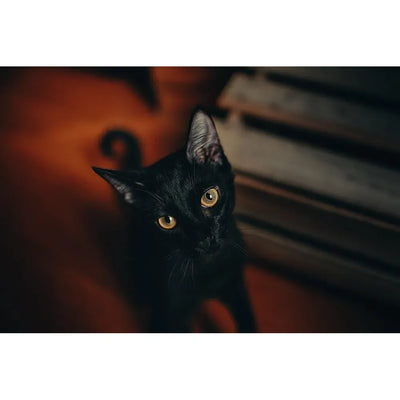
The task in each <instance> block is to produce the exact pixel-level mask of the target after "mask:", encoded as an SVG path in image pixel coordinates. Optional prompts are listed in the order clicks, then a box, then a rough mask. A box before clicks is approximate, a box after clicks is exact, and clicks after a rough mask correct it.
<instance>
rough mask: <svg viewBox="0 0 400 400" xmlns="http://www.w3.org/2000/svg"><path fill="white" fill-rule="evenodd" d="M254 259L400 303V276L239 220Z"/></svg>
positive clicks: (371, 296)
mask: <svg viewBox="0 0 400 400" xmlns="http://www.w3.org/2000/svg"><path fill="white" fill-rule="evenodd" d="M239 228H240V229H241V231H242V232H243V235H244V238H245V241H246V246H247V249H248V251H249V253H250V255H251V256H252V257H253V258H258V259H262V260H267V261H269V262H270V263H271V264H273V265H277V266H281V267H283V268H285V269H288V270H291V271H295V272H298V273H301V274H302V275H305V276H308V277H311V278H312V279H317V280H320V281H322V282H325V283H328V284H331V285H334V286H336V287H339V288H342V289H347V290H350V291H352V292H355V293H359V294H361V295H366V296H368V297H370V298H373V299H376V300H380V301H383V302H385V303H387V304H392V305H395V306H400V278H399V276H398V275H396V274H391V273H388V272H385V271H379V270H376V269H371V268H370V267H369V266H368V265H365V264H363V263H358V262H354V261H353V260H351V259H348V258H345V257H339V256H336V255H333V254H330V253H328V252H325V251H322V250H320V249H318V248H315V247H312V246H309V245H306V244H304V243H301V242H298V241H294V240H291V239H288V238H286V237H284V236H281V235H278V234H276V233H273V232H269V231H268V230H265V229H260V228H258V227H256V226H254V225H252V224H249V223H248V222H240V221H239Z"/></svg>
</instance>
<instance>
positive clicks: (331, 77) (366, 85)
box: [256, 67, 400, 103]
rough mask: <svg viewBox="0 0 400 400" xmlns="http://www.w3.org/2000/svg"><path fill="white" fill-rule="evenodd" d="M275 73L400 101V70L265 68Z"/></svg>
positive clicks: (396, 101) (260, 69)
mask: <svg viewBox="0 0 400 400" xmlns="http://www.w3.org/2000/svg"><path fill="white" fill-rule="evenodd" d="M256 69H257V70H259V71H261V72H262V73H274V74H279V75H280V76H283V77H285V76H287V77H291V78H296V79H300V80H306V81H309V82H315V83H318V84H322V85H327V86H331V87H336V88H339V89H343V90H347V91H353V92H356V93H361V94H365V95H367V96H369V97H371V98H378V99H383V100H388V101H391V102H394V103H398V102H400V68H365V67H264V68H256Z"/></svg>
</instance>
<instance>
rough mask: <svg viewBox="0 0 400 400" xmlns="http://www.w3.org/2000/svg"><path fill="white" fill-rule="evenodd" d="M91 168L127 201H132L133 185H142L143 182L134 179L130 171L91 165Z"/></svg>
mask: <svg viewBox="0 0 400 400" xmlns="http://www.w3.org/2000/svg"><path fill="white" fill-rule="evenodd" d="M92 169H93V171H94V172H96V174H97V175H99V176H101V177H102V178H103V179H105V180H106V181H107V182H108V183H109V184H110V185H111V186H112V187H113V188H114V189H115V190H116V191H117V192H118V193H120V194H121V195H122V196H123V197H124V199H125V201H126V202H127V203H130V204H132V203H133V202H134V195H133V186H134V185H139V186H143V183H141V182H136V181H135V180H134V177H133V176H132V173H129V172H123V171H116V170H112V169H103V168H97V167H92Z"/></svg>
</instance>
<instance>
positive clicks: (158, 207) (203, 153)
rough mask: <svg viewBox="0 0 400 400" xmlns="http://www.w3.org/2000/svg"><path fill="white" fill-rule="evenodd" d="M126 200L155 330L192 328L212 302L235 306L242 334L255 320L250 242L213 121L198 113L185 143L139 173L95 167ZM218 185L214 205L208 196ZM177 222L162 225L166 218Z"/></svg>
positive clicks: (136, 267) (137, 271) (138, 281)
mask: <svg viewBox="0 0 400 400" xmlns="http://www.w3.org/2000/svg"><path fill="white" fill-rule="evenodd" d="M93 169H94V171H95V172H96V173H97V174H99V175H100V176H101V177H103V178H104V179H106V180H107V181H108V182H109V183H110V184H111V185H112V186H113V187H114V188H115V189H116V190H117V191H118V192H119V193H120V194H121V195H122V196H123V198H124V199H125V200H126V204H127V208H128V211H129V214H130V217H131V218H132V220H131V221H132V223H131V225H130V226H131V235H130V244H129V246H130V250H131V254H132V256H131V257H132V258H133V261H132V265H131V269H132V273H133V280H134V282H135V289H134V290H135V293H136V294H137V295H139V297H140V299H141V300H145V301H146V303H147V304H148V305H150V309H151V322H150V327H149V330H150V331H152V332H190V331H191V329H192V325H191V324H192V322H193V321H192V319H193V312H194V310H195V309H196V307H197V306H198V305H199V304H200V303H201V302H202V301H203V300H206V299H219V300H221V301H222V302H223V303H224V304H225V305H226V306H227V307H228V309H229V310H230V311H231V313H232V315H233V317H234V319H235V320H236V322H237V327H238V331H240V332H254V331H255V324H254V318H253V314H252V310H251V307H250V304H249V301H248V297H247V294H246V290H245V287H244V282H243V265H244V259H245V255H244V254H245V250H244V243H243V240H242V237H241V234H240V232H239V231H238V229H237V227H236V224H235V220H234V217H233V214H232V212H233V208H234V203H235V199H234V174H233V171H232V168H231V166H230V164H229V162H228V160H227V158H226V157H225V155H224V153H223V150H222V147H221V145H220V142H219V139H218V134H217V132H216V130H215V127H214V124H213V122H212V120H211V118H210V117H209V116H208V115H207V114H205V113H204V112H203V111H201V110H198V111H197V112H195V113H194V115H193V118H192V122H191V128H190V130H189V135H188V141H187V144H186V146H185V148H183V149H181V150H180V151H178V152H176V153H173V154H170V155H169V156H167V157H165V158H163V159H162V160H160V161H158V162H157V163H155V164H153V165H151V166H149V167H146V168H142V169H137V170H131V171H113V170H105V169H100V168H93ZM210 187H217V188H218V192H219V195H220V198H219V201H218V202H217V204H216V205H215V206H214V207H212V208H204V207H202V206H201V203H200V199H201V196H202V195H203V193H204V192H205V191H206V190H207V189H209V188H210ZM165 215H171V216H173V217H174V218H175V219H176V221H177V225H176V227H175V228H174V229H171V230H165V229H162V228H161V227H160V226H159V224H158V223H157V219H158V218H159V217H161V216H165Z"/></svg>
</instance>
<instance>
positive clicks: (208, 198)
mask: <svg viewBox="0 0 400 400" xmlns="http://www.w3.org/2000/svg"><path fill="white" fill-rule="evenodd" d="M218 198H219V195H218V191H217V189H216V188H210V189H208V190H206V191H205V192H204V193H203V196H201V205H202V206H203V207H206V208H209V207H214V206H215V205H216V204H217V201H218Z"/></svg>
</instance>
